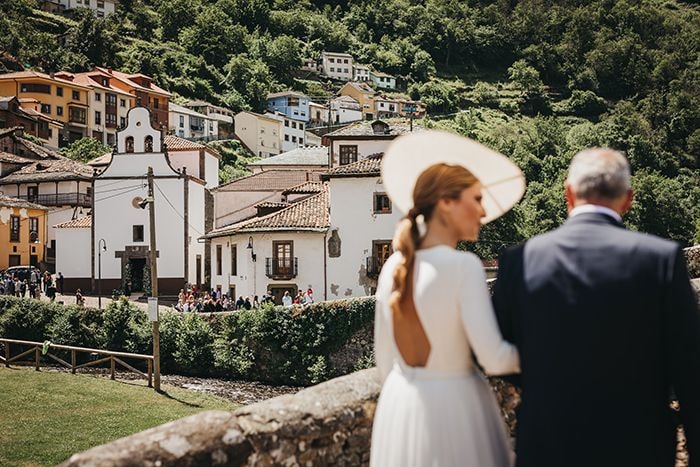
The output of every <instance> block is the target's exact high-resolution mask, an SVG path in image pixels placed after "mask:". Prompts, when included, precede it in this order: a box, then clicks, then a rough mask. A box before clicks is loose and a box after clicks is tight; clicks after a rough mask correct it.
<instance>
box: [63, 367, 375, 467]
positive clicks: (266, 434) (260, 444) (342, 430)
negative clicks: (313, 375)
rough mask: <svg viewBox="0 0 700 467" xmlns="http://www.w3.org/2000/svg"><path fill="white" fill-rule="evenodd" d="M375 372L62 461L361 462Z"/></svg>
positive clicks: (113, 464)
mask: <svg viewBox="0 0 700 467" xmlns="http://www.w3.org/2000/svg"><path fill="white" fill-rule="evenodd" d="M379 389H380V387H379V383H378V380H377V377H376V369H369V370H363V371H358V372H356V373H353V374H351V375H347V376H343V377H340V378H336V379H333V380H331V381H327V382H325V383H322V384H319V385H317V386H313V387H310V388H307V389H304V390H302V391H299V392H298V393H296V394H293V395H285V396H279V397H275V398H273V399H269V400H267V401H264V402H260V403H257V404H253V405H249V406H246V407H243V408H241V409H239V410H237V411H235V412H233V413H230V412H221V411H207V412H202V413H199V414H197V415H193V416H190V417H187V418H183V419H180V420H176V421H174V422H170V423H166V424H165V425H161V426H159V427H155V428H152V429H150V430H147V431H144V432H141V433H137V434H135V435H132V436H129V437H126V438H122V439H119V440H117V441H114V442H112V443H109V444H105V445H103V446H98V447H96V448H93V449H90V450H88V451H85V452H83V453H81V454H76V455H74V456H72V457H71V458H70V459H69V460H68V461H66V462H65V463H63V464H62V465H63V466H71V467H75V466H83V467H88V466H100V467H117V466H120V467H127V466H161V467H165V466H175V465H177V466H200V465H201V466H205V465H228V466H270V465H283V466H295V465H301V466H325V465H330V464H333V465H339V466H342V465H348V466H349V465H366V464H367V463H368V461H369V443H370V434H371V429H372V418H373V416H374V408H375V406H376V400H377V396H378V395H379Z"/></svg>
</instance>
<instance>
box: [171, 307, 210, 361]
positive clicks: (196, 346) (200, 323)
mask: <svg viewBox="0 0 700 467" xmlns="http://www.w3.org/2000/svg"><path fill="white" fill-rule="evenodd" d="M175 342H176V348H177V349H176V350H175V353H174V355H173V357H174V358H175V363H176V364H177V365H178V366H179V367H180V368H181V369H182V371H183V372H185V373H197V374H202V373H204V374H206V373H209V372H210V371H211V369H212V368H213V366H214V338H213V337H212V333H211V328H210V327H209V324H208V323H207V322H206V321H205V320H204V318H202V317H201V316H199V315H197V314H195V313H187V314H186V315H185V317H184V319H183V320H182V323H181V326H180V331H179V332H178V333H177V337H176V338H175Z"/></svg>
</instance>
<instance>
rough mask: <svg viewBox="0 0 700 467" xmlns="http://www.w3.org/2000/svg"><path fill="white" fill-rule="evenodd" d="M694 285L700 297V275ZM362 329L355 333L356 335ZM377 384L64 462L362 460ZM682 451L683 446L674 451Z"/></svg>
mask: <svg viewBox="0 0 700 467" xmlns="http://www.w3.org/2000/svg"><path fill="white" fill-rule="evenodd" d="M693 287H694V288H695V291H696V293H697V296H698V301H699V302H700V279H695V280H693ZM366 337H367V336H363V335H357V336H355V338H356V339H358V341H359V342H362V341H364V340H365V338H366ZM359 345H360V346H362V345H364V344H359ZM491 385H492V387H493V389H494V391H495V393H496V398H497V400H498V402H499V403H500V405H501V410H502V413H503V415H504V418H505V420H506V423H507V424H508V427H509V429H511V432H512V430H513V428H514V426H515V408H516V407H517V404H518V403H519V395H518V393H517V391H516V390H515V389H514V388H513V387H512V386H510V385H509V384H507V383H506V382H504V381H502V380H499V379H492V380H491ZM379 390H380V387H379V383H378V380H377V375H376V369H369V370H362V371H358V372H356V373H353V374H350V375H347V376H343V377H340V378H336V379H333V380H330V381H327V382H325V383H322V384H319V385H317V386H312V387H310V388H307V389H304V390H302V391H300V392H298V393H296V394H293V395H285V396H280V397H276V398H273V399H270V400H267V401H264V402H260V403H257V404H253V405H250V406H246V407H243V408H241V409H239V410H237V411H235V412H233V413H230V412H218V411H208V412H202V413H200V414H197V415H193V416H191V417H187V418H183V419H180V420H176V421H174V422H171V423H167V424H165V425H161V426H159V427H156V428H152V429H150V430H147V431H144V432H141V433H137V434H135V435H132V436H129V437H127V438H122V439H120V440H117V441H114V442H112V443H109V444H105V445H103V446H98V447H96V448H93V449H90V450H89V451H85V452H83V453H81V454H76V455H74V456H72V457H71V458H70V459H69V460H68V461H66V462H65V463H64V464H62V465H63V466H66V467H68V466H70V467H77V466H82V467H92V466H105V467H127V466H153V467H155V466H158V467H166V466H206V465H228V466H271V465H281V466H326V465H339V466H343V465H347V466H350V465H353V466H354V465H367V463H368V460H369V446H370V438H371V428H372V419H373V416H374V410H375V406H376V400H377V397H378V395H379ZM683 456H684V453H683V450H682V448H681V449H680V450H679V459H683ZM686 465H687V463H685V462H684V461H682V460H679V462H678V463H677V466H679V467H680V466H686Z"/></svg>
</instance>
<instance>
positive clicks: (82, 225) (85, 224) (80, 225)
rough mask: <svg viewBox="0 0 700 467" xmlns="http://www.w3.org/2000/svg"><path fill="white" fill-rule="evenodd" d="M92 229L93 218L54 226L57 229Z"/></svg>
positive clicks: (83, 218) (81, 218) (79, 219)
mask: <svg viewBox="0 0 700 467" xmlns="http://www.w3.org/2000/svg"><path fill="white" fill-rule="evenodd" d="M90 227H92V216H85V217H79V218H77V219H73V220H72V221H68V222H63V223H62V224H57V225H54V228H56V229H89V228H90Z"/></svg>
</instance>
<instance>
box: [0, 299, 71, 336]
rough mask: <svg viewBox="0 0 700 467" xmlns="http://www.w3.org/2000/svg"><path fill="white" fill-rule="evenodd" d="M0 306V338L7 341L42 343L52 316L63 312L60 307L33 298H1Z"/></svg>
mask: <svg viewBox="0 0 700 467" xmlns="http://www.w3.org/2000/svg"><path fill="white" fill-rule="evenodd" d="M0 306H1V307H2V309H3V310H4V311H3V313H2V315H1V316H0V336H2V337H6V338H8V339H20V340H29V341H43V340H45V339H46V337H47V335H48V332H47V331H48V327H49V325H50V324H51V321H52V318H53V316H54V315H58V314H60V313H62V312H63V307H62V306H60V305H56V304H53V303H42V302H41V301H39V300H35V299H33V298H17V297H10V296H2V299H1V300H0Z"/></svg>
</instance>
